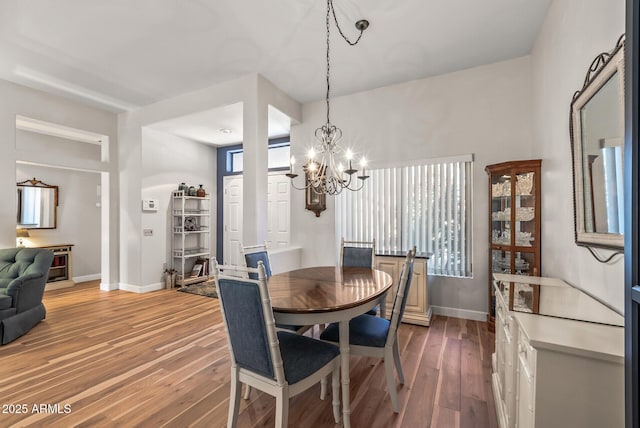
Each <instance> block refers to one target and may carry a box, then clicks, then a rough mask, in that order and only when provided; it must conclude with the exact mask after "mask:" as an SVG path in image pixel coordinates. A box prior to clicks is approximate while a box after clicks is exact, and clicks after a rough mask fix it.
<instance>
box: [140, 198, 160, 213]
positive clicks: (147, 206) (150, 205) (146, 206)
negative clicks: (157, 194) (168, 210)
mask: <svg viewBox="0 0 640 428" xmlns="http://www.w3.org/2000/svg"><path fill="white" fill-rule="evenodd" d="M142 211H158V200H157V199H143V200H142Z"/></svg>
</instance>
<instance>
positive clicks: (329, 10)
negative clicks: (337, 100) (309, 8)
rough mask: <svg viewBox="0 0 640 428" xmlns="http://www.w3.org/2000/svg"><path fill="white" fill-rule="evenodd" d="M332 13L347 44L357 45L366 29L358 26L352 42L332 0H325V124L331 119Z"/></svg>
mask: <svg viewBox="0 0 640 428" xmlns="http://www.w3.org/2000/svg"><path fill="white" fill-rule="evenodd" d="M332 15H333V21H334V22H335V23H336V28H337V29H338V32H339V33H340V36H342V38H343V39H344V41H345V42H347V43H348V44H349V46H355V45H357V44H358V42H359V41H360V39H361V38H362V34H363V33H364V30H365V29H366V27H358V28H359V30H360V34H358V38H357V39H356V40H355V41H353V42H352V41H351V40H349V38H348V37H347V36H346V35H345V34H344V33H343V32H342V28H340V23H339V22H338V17H337V16H336V9H335V7H333V0H327V17H326V20H325V22H326V26H327V97H326V99H325V101H326V104H327V124H329V123H331V120H330V118H329V117H330V115H329V109H330V106H329V94H330V92H331V85H330V83H329V75H330V72H331V61H330V59H329V51H330V43H329V40H330V39H331V16H332ZM367 25H368V24H367Z"/></svg>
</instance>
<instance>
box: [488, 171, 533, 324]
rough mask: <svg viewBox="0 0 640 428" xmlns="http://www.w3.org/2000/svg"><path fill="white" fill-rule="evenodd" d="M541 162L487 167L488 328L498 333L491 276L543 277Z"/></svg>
mask: <svg viewBox="0 0 640 428" xmlns="http://www.w3.org/2000/svg"><path fill="white" fill-rule="evenodd" d="M541 164H542V161H541V160H539V159H535V160H522V161H511V162H503V163H500V164H495V165H488V166H487V167H486V168H485V171H486V172H487V174H489V278H488V305H489V310H488V316H487V322H488V323H489V329H490V330H491V331H495V313H496V308H495V305H496V300H495V293H494V290H493V286H492V277H491V273H493V272H498V273H508V274H517V275H532V276H540V273H541V271H540V168H541Z"/></svg>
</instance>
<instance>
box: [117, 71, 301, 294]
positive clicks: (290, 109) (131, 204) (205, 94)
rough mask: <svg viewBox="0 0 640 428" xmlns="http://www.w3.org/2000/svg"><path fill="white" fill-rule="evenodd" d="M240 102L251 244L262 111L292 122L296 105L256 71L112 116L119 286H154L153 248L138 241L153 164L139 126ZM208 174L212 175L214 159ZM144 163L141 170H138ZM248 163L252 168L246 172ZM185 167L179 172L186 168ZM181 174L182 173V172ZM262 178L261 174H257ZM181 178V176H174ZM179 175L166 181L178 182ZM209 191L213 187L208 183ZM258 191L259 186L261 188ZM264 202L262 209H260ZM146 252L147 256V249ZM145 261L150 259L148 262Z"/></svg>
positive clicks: (259, 195) (260, 228)
mask: <svg viewBox="0 0 640 428" xmlns="http://www.w3.org/2000/svg"><path fill="white" fill-rule="evenodd" d="M238 102H242V103H243V133H244V134H243V136H244V164H245V174H244V179H245V188H244V189H245V191H244V201H245V202H246V201H247V200H248V199H250V200H251V201H250V203H247V204H244V205H245V207H247V206H250V208H247V209H249V212H250V213H254V214H255V215H248V216H247V215H245V216H244V217H243V234H244V236H246V237H247V239H248V240H250V241H251V242H259V241H257V240H256V236H257V235H258V234H264V236H265V237H266V216H267V212H266V180H265V179H264V178H266V176H267V163H266V156H267V144H268V140H267V138H266V136H267V115H268V106H269V105H272V106H274V107H275V108H276V109H278V110H280V111H281V112H283V113H284V114H286V115H288V116H289V117H292V118H293V119H294V120H299V119H300V105H299V104H298V103H297V102H295V101H294V100H292V99H291V98H290V97H288V96H287V95H286V94H284V93H282V92H281V91H280V90H279V89H278V88H276V87H275V86H273V85H272V84H271V83H270V82H268V81H267V80H265V79H264V78H262V77H261V76H259V75H255V74H254V75H247V76H244V77H242V78H239V79H236V80H233V81H230V82H225V83H221V84H219V85H214V86H211V87H209V88H205V89H201V90H197V91H193V92H190V93H187V94H182V95H179V96H176V97H174V98H170V99H167V100H163V101H160V102H157V103H155V104H151V105H148V106H145V107H143V108H140V109H138V110H135V111H132V112H127V113H121V114H120V115H119V116H118V141H119V144H118V162H119V166H120V169H119V180H120V183H121V186H120V201H119V202H120V204H119V208H120V215H121V222H120V226H121V227H120V237H119V242H120V259H119V260H120V284H119V286H120V288H121V289H125V290H129V291H134V292H147V291H153V290H155V289H158V288H159V287H160V286H161V284H160V283H159V282H158V279H157V276H156V275H157V273H156V272H158V271H161V270H162V266H161V265H160V268H158V264H157V256H156V255H154V254H155V252H156V248H155V247H152V246H147V245H146V244H144V243H143V239H142V238H143V237H142V229H143V222H144V221H145V220H144V218H143V215H142V212H141V207H140V204H141V202H140V201H141V199H142V190H143V182H146V181H147V176H153V175H154V174H155V173H156V171H155V169H154V168H155V167H154V166H153V165H151V164H150V163H147V162H146V161H145V160H144V158H145V157H146V156H148V154H147V152H148V150H145V148H144V147H143V132H142V129H143V128H145V127H149V126H152V125H153V124H155V123H158V122H161V121H165V120H167V119H172V118H175V117H181V116H187V115H190V114H193V113H198V112H202V111H205V110H211V109H214V108H217V107H221V106H225V105H229V104H235V103H238ZM213 160H214V162H213V164H212V165H211V173H212V174H215V157H214V158H213ZM143 164H147V165H148V168H147V170H143ZM248 165H251V166H252V167H253V168H254V169H251V170H247V168H248V167H247V166H248ZM188 169H189V168H187V167H185V168H184V169H183V170H182V171H183V172H185V171H188ZM183 177H184V175H183ZM263 177H264V178H263ZM180 178H182V177H180ZM180 181H183V180H180V179H179V178H178V179H176V180H175V181H173V182H172V184H173V185H176V184H177V183H179V182H180ZM210 188H211V189H213V185H211V186H210ZM261 189H263V190H261ZM262 206H264V207H265V208H264V209H262V208H260V207H262ZM150 251H151V257H149V252H150ZM148 260H151V261H149V262H148Z"/></svg>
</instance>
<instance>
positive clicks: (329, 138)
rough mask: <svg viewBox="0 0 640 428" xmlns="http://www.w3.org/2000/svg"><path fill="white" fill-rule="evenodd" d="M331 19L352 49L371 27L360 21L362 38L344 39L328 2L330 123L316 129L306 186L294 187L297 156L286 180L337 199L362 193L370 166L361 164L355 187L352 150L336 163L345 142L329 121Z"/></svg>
mask: <svg viewBox="0 0 640 428" xmlns="http://www.w3.org/2000/svg"><path fill="white" fill-rule="evenodd" d="M332 16H333V21H334V22H335V24H336V28H337V29H338V32H339V33H340V35H341V36H342V38H343V39H344V40H345V41H346V42H347V43H348V44H349V45H350V46H355V45H356V44H357V43H358V42H359V41H360V38H361V37H362V33H364V30H366V29H367V28H368V27H369V21H367V20H365V19H361V20H359V21H358V22H356V29H358V31H360V34H359V35H358V38H357V39H356V40H355V41H354V42H352V41H351V40H349V39H348V38H347V36H345V35H344V33H343V32H342V29H341V28H340V25H339V24H338V18H337V17H336V11H335V9H334V7H333V1H332V0H327V16H326V25H327V96H326V98H325V100H326V103H327V123H325V124H324V125H323V126H322V127H320V128H318V129H316V132H315V137H316V139H317V140H318V141H317V142H316V144H315V145H314V146H313V147H312V148H311V149H310V150H309V153H308V154H307V158H308V159H307V162H306V164H305V165H304V166H303V167H302V169H303V170H304V171H305V174H306V177H307V178H306V183H305V186H304V187H297V186H296V185H295V184H294V183H293V179H294V178H296V177H297V176H298V174H296V173H295V172H294V169H295V163H296V158H295V157H294V156H291V161H290V167H289V173H288V174H287V177H289V178H290V179H291V185H292V186H293V187H294V188H296V189H298V190H304V189H308V188H311V189H313V191H314V192H315V193H318V194H329V195H337V194H339V193H340V192H342V190H344V189H348V190H351V191H357V190H360V189H362V187H363V186H364V181H365V180H366V179H367V178H369V176H368V175H366V173H365V166H366V163H367V162H366V160H365V158H364V157H363V158H362V160H361V161H360V166H361V167H362V173H361V174H360V175H357V178H358V179H359V180H360V182H359V183H357V182H356V181H355V180H354V181H353V183H352V178H353V175H354V174H357V173H358V170H357V169H353V164H352V160H353V153H352V152H351V150H346V152H345V154H344V158H345V159H344V160H345V164H343V163H342V162H340V161H338V160H337V157H338V155H339V154H340V153H341V152H342V148H341V147H340V146H339V145H338V142H339V141H340V139H341V138H342V130H341V129H340V128H338V127H336V126H335V125H332V124H331V120H330V119H329V111H330V105H329V92H330V85H329V70H330V63H329V36H330V31H329V30H330V24H331V17H332ZM316 156H318V160H316ZM345 168H346V169H345ZM345 174H346V176H345Z"/></svg>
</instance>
